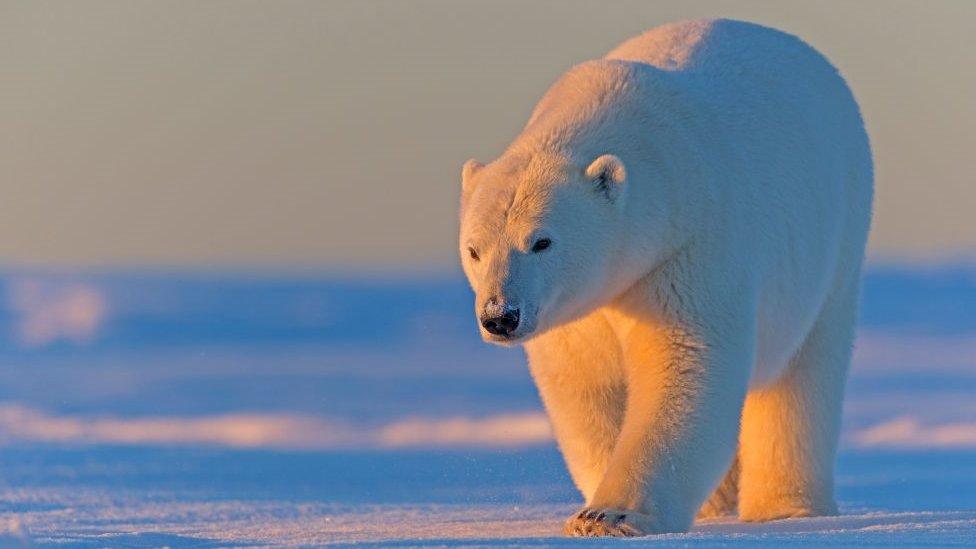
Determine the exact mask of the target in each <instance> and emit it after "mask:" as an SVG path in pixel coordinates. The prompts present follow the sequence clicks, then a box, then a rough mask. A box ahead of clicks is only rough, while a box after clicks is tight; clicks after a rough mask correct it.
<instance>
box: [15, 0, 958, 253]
mask: <svg viewBox="0 0 976 549" xmlns="http://www.w3.org/2000/svg"><path fill="white" fill-rule="evenodd" d="M700 17H733V18H738V19H745V20H750V21H754V22H758V23H762V24H765V25H769V26H773V27H777V28H780V29H782V30H786V31H788V32H791V33H794V34H797V35H799V36H800V37H802V38H804V39H805V40H806V41H808V42H809V43H811V44H812V45H814V46H815V47H816V48H818V49H819V50H820V51H822V52H823V53H824V54H826V55H827V57H828V58H829V59H831V60H832V61H833V63H834V64H835V65H836V66H837V67H838V68H839V69H840V70H841V72H842V74H844V75H845V77H846V78H847V80H848V82H849V84H850V85H851V87H852V88H853V90H854V93H855V95H856V96H857V98H858V99H859V101H860V104H861V108H862V111H863V113H864V115H865V118H866V121H867V125H868V130H869V133H870V135H871V138H872V141H873V147H874V154H875V160H876V173H877V182H876V204H875V221H874V230H873V233H872V239H871V243H870V257H871V259H872V260H873V261H899V262H901V261H912V262H918V261H925V262H933V261H952V260H956V259H958V258H967V259H971V258H973V257H976V215H974V213H973V212H974V210H976V185H974V184H973V182H974V176H973V174H974V173H976V169H974V168H976V154H974V149H976V133H974V132H976V99H974V98H976V70H974V69H973V67H974V64H976V63H974V53H973V52H974V51H976V2H968V1H962V0H960V1H955V2H950V1H933V2H905V1H882V2H879V1H862V2H815V3H814V2H770V1H737V2H703V1H697V2H696V1H690V2H689V1H680V0H662V1H658V2H645V1H629V2H612V3H605V2H595V1H594V2H578V1H576V2H550V1H535V2H524V3H523V2H498V1H491V2H489V1H485V2H447V1H444V2H434V1H416V0H415V1H409V2H393V1H390V2H378V1H349V2H338V1H331V2H330V1H325V2H251V1H233V2H231V1H215V2H190V1H184V2H140V1H126V2H122V1H118V2H106V1H89V2H84V3H74V2H33V1H26V0H25V1H9V0H7V1H0V75H2V76H0V78H2V85H0V121H2V122H0V191H2V199H0V266H8V267H10V266H45V267H51V266H53V267H71V268H74V267H83V268H87V267H111V268H116V267H123V268H124V267H144V266H152V267H186V266H190V267H199V266H205V267H208V266H218V267H235V268H239V267H262V268H264V267H270V268H285V269H288V268H312V269H326V270H328V269H361V268H363V269H365V268H368V269H419V270H435V271H436V270H442V269H446V268H455V267H454V265H455V263H456V261H457V259H456V238H457V235H456V229H457V199H458V192H459V187H460V182H459V173H460V166H461V164H462V163H463V162H464V161H465V160H466V159H468V158H470V157H477V158H479V159H481V160H484V161H489V160H491V159H493V158H494V157H495V156H497V155H498V154H499V153H500V152H501V151H502V150H503V149H504V147H505V145H506V144H507V143H508V142H509V141H510V140H511V139H512V138H513V137H514V136H515V135H517V133H518V131H519V129H520V128H521V126H522V124H524V122H525V120H526V119H527V117H528V114H529V112H530V111H531V109H532V107H533V105H534V104H535V102H536V101H537V100H538V99H539V98H540V97H541V95H542V94H543V92H544V91H545V90H546V88H547V87H548V86H549V85H550V84H551V83H552V82H553V81H554V80H555V79H556V78H557V77H558V76H559V74H561V73H562V72H564V71H565V70H566V69H568V68H569V67H571V66H572V65H574V64H576V63H578V62H581V61H584V60H587V59H593V58H597V57H600V56H602V55H603V54H605V53H606V52H607V51H608V50H610V49H611V48H612V47H613V46H614V45H616V44H617V43H619V42H621V41H623V40H624V39H626V38H628V37H630V36H632V35H635V34H637V33H639V32H641V31H642V30H645V29H648V28H651V27H654V26H656V25H659V24H661V23H665V22H668V21H675V20H681V19H690V18H700Z"/></svg>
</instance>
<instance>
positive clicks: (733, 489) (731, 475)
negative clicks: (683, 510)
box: [695, 454, 739, 519]
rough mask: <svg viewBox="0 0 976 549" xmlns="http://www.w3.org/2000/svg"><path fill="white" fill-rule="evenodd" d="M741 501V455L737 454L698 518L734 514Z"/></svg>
mask: <svg viewBox="0 0 976 549" xmlns="http://www.w3.org/2000/svg"><path fill="white" fill-rule="evenodd" d="M738 503H739V456H738V454H736V457H735V459H734V460H732V465H731V466H729V470H728V471H727V472H726V473H725V476H724V477H723V478H722V482H721V483H719V485H718V487H717V488H715V491H714V492H712V495H711V496H709V497H708V499H707V500H706V501H705V504H704V505H702V506H701V509H699V510H698V515H697V516H696V517H695V518H696V519H710V518H718V517H727V516H730V515H734V514H735V512H736V509H737V508H738Z"/></svg>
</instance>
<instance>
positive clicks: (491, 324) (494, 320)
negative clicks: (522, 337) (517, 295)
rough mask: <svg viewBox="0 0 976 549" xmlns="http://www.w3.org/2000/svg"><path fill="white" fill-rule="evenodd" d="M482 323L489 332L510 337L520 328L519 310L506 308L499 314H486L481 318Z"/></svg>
mask: <svg viewBox="0 0 976 549" xmlns="http://www.w3.org/2000/svg"><path fill="white" fill-rule="evenodd" d="M481 325H482V326H484V327H485V330H487V331H488V333H490V334H493V335H497V336H502V337H508V336H510V335H512V332H514V331H515V329H516V328H518V325H519V310H518V309H506V310H505V312H504V313H502V314H501V315H497V316H484V317H482V318H481Z"/></svg>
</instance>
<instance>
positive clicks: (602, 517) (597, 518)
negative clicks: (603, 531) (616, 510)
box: [596, 513, 607, 520]
mask: <svg viewBox="0 0 976 549" xmlns="http://www.w3.org/2000/svg"><path fill="white" fill-rule="evenodd" d="M605 518H607V514H606V513H600V514H599V515H597V516H596V520H603V519H605Z"/></svg>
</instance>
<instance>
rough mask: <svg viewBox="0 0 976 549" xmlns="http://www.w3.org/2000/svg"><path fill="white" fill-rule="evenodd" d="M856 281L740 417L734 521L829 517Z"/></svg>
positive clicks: (838, 294)
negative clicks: (737, 496) (737, 480)
mask: <svg viewBox="0 0 976 549" xmlns="http://www.w3.org/2000/svg"><path fill="white" fill-rule="evenodd" d="M857 288H858V284H857V277H856V276H854V277H853V278H852V279H850V281H849V282H848V283H846V284H843V285H842V286H841V288H840V289H839V290H840V291H837V290H836V289H835V291H834V293H833V294H832V295H831V296H830V297H828V299H827V301H826V302H825V304H824V307H823V310H822V311H821V313H820V316H819V318H818V319H817V321H816V322H815V324H814V327H813V329H812V330H811V332H810V333H809V334H808V336H807V338H806V340H805V342H804V343H803V345H802V346H801V348H800V350H799V351H798V352H797V353H796V354H795V356H794V357H793V359H792V360H791V361H790V364H789V366H788V367H787V369H786V370H785V371H784V372H783V374H782V376H781V377H780V378H779V379H778V380H776V381H775V382H773V383H772V384H771V385H769V386H764V387H760V388H757V389H753V390H752V391H750V392H749V395H748V396H747V398H746V403H745V408H744V410H743V415H742V432H741V435H740V445H739V459H740V464H741V473H740V477H739V518H740V519H741V520H745V521H765V520H775V519H782V518H789V517H807V516H818V515H831V514H835V513H836V512H837V508H836V505H835V503H834V457H835V453H836V449H837V438H838V434H839V431H840V417H841V405H842V402H843V396H844V383H845V380H846V376H847V369H848V366H849V364H850V358H851V346H852V342H853V338H854V323H855V316H856V308H857Z"/></svg>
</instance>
